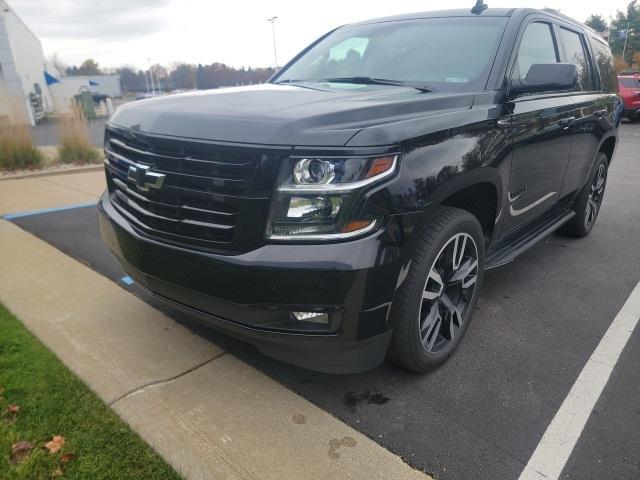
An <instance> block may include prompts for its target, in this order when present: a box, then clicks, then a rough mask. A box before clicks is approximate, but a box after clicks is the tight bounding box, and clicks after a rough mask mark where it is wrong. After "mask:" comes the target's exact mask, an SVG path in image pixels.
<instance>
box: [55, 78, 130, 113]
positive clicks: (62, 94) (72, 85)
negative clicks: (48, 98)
mask: <svg viewBox="0 0 640 480" xmlns="http://www.w3.org/2000/svg"><path fill="white" fill-rule="evenodd" d="M57 80H58V82H57V83H54V84H52V85H50V86H49V89H50V91H51V94H52V95H53V100H54V106H55V109H56V111H57V112H59V113H65V112H67V111H68V110H69V105H71V102H72V101H73V98H74V97H75V96H76V95H79V94H80V93H81V92H82V91H84V90H86V91H89V92H92V93H93V94H95V95H100V96H104V97H111V98H116V97H121V96H122V88H121V87H120V75H74V76H68V77H58V78H57Z"/></svg>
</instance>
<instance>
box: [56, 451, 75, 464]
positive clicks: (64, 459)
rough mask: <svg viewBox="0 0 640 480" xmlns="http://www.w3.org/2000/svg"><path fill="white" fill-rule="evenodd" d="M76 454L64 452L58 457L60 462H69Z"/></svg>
mask: <svg viewBox="0 0 640 480" xmlns="http://www.w3.org/2000/svg"><path fill="white" fill-rule="evenodd" d="M75 458H76V455H75V454H74V453H65V454H63V455H62V456H61V457H60V462H62V463H69V462H70V461H71V460H75Z"/></svg>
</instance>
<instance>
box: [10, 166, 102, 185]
mask: <svg viewBox="0 0 640 480" xmlns="http://www.w3.org/2000/svg"><path fill="white" fill-rule="evenodd" d="M103 168H104V166H103V165H102V163H100V164H99V165H87V166H82V167H72V168H63V169H60V170H43V171H37V172H29V173H16V174H9V175H2V176H0V182H1V181H3V180H22V179H23V178H37V177H48V176H54V175H68V174H71V173H85V172H97V171H98V170H102V169H103Z"/></svg>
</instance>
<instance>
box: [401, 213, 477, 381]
mask: <svg viewBox="0 0 640 480" xmlns="http://www.w3.org/2000/svg"><path fill="white" fill-rule="evenodd" d="M474 257H475V258H474ZM474 263H475V268H474ZM456 264H457V269H456ZM483 276H484V234H483V232H482V227H481V226H480V223H479V222H478V220H477V218H476V217H475V216H473V215H472V214H471V213H469V212H467V211H465V210H461V209H458V208H452V207H441V208H440V209H439V210H438V211H437V212H436V213H435V215H434V217H433V218H432V219H431V220H430V222H429V224H428V225H427V227H426V228H425V230H424V232H422V235H421V236H420V238H419V240H418V243H417V245H416V249H415V252H414V254H413V257H412V259H411V265H410V267H409V272H408V274H407V277H406V279H405V281H404V282H403V284H402V285H401V287H400V289H399V290H398V293H397V295H396V298H395V299H394V301H393V305H392V310H391V318H392V322H393V336H392V339H391V344H390V349H389V358H390V360H392V361H393V362H395V363H397V364H399V365H401V366H403V367H405V368H407V369H409V370H412V371H414V372H419V373H423V372H428V371H431V370H434V369H435V368H437V367H439V366H440V365H442V364H443V363H444V362H446V361H447V359H448V358H449V357H450V356H451V354H452V353H453V352H454V351H455V349H456V348H457V346H458V345H459V344H460V341H461V340H462V337H463V335H464V333H465V331H466V329H467V327H468V325H469V322H470V320H471V317H472V316H473V312H474V310H475V305H476V302H477V299H478V292H479V291H480V287H481V285H482V280H483ZM438 277H439V278H438ZM438 317H439V321H438ZM438 322H439V325H438Z"/></svg>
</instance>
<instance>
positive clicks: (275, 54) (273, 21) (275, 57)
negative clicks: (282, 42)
mask: <svg viewBox="0 0 640 480" xmlns="http://www.w3.org/2000/svg"><path fill="white" fill-rule="evenodd" d="M276 20H278V17H271V18H268V19H267V22H269V23H270V24H271V30H272V32H273V62H274V63H275V66H276V70H278V50H277V49H276Z"/></svg>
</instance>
